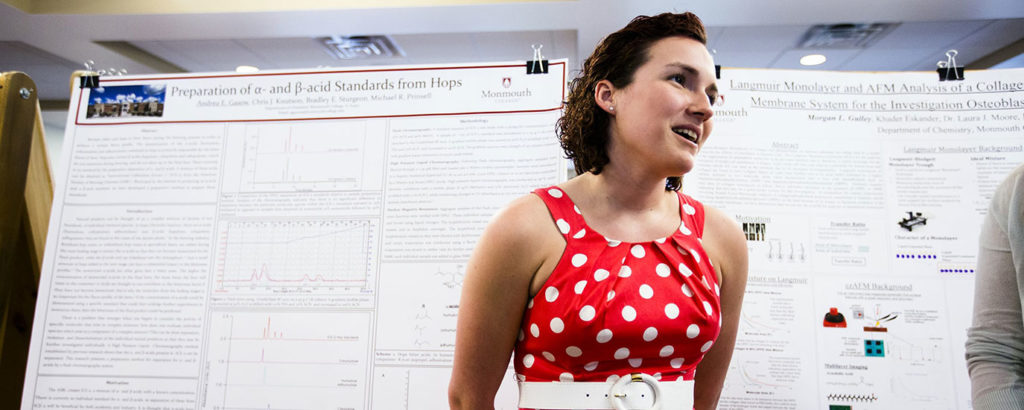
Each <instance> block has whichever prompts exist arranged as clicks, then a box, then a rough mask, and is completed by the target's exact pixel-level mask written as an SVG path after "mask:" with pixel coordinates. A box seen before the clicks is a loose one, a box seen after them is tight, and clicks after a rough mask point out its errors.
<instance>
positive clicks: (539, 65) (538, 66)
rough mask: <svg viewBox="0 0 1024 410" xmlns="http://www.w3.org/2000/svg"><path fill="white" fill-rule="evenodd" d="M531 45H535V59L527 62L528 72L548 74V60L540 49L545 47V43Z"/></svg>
mask: <svg viewBox="0 0 1024 410" xmlns="http://www.w3.org/2000/svg"><path fill="white" fill-rule="evenodd" d="M530 47H533V60H532V61H527V62H526V74H547V73H548V60H545V59H544V56H543V55H542V54H541V53H540V49H542V48H544V45H543V44H541V45H537V44H533V45H530Z"/></svg>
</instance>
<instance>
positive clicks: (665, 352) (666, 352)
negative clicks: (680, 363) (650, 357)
mask: <svg viewBox="0 0 1024 410" xmlns="http://www.w3.org/2000/svg"><path fill="white" fill-rule="evenodd" d="M675 351H676V348H674V347H672V345H666V346H665V347H662V348H661V351H660V352H658V356H661V357H669V356H672V353H675Z"/></svg>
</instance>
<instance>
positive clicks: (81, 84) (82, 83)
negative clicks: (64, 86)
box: [78, 75, 100, 88]
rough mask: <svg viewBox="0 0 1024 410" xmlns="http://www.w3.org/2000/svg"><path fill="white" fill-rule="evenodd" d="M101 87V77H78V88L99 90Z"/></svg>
mask: <svg viewBox="0 0 1024 410" xmlns="http://www.w3.org/2000/svg"><path fill="white" fill-rule="evenodd" d="M99 86H100V76H98V75H83V76H81V77H78V88H97V87H99Z"/></svg>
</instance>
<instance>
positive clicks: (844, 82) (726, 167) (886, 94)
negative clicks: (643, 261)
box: [684, 69, 1024, 410]
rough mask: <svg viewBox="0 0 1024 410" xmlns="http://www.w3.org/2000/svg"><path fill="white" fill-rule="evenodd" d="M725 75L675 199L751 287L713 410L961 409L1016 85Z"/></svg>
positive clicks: (1015, 80) (1008, 73) (1018, 94)
mask: <svg viewBox="0 0 1024 410" xmlns="http://www.w3.org/2000/svg"><path fill="white" fill-rule="evenodd" d="M965 77H966V78H965V80H963V81H942V82H940V81H939V79H938V76H937V74H936V73H934V72H932V73H840V72H819V71H774V70H773V71H765V70H740V69H732V70H724V71H723V73H722V78H721V80H719V87H720V88H721V90H722V94H723V95H724V96H725V99H724V103H723V104H722V105H721V106H719V107H716V108H717V109H716V111H715V121H716V123H715V132H714V133H713V134H712V136H711V139H710V141H709V142H708V143H707V144H706V145H705V149H704V150H703V152H701V154H700V157H699V162H698V164H697V168H696V169H695V172H694V174H693V175H688V176H687V177H686V180H685V181H684V189H685V190H686V191H688V192H689V193H691V194H692V195H693V196H695V197H697V198H700V199H702V200H703V201H705V203H707V204H710V205H712V206H716V207H719V208H721V209H723V210H725V211H726V212H728V213H729V214H731V215H732V216H734V217H735V218H736V219H737V220H738V221H739V222H740V224H741V226H742V227H743V229H744V231H745V233H746V235H747V245H748V248H749V256H750V278H749V282H748V284H747V294H746V297H745V300H744V306H743V312H742V317H741V321H740V328H739V337H738V341H737V344H736V350H735V354H734V356H733V361H732V363H731V366H730V369H729V375H728V377H727V380H726V385H725V389H724V391H723V393H722V399H721V402H720V406H719V408H720V409H753V408H758V409H811V408H815V409H837V410H838V409H853V410H861V409H896V408H901V409H924V408H928V409H967V408H970V384H969V381H968V379H967V368H966V364H965V361H964V342H965V341H966V336H967V335H966V329H967V327H968V326H969V325H970V316H971V309H972V301H973V285H974V282H973V281H974V267H975V260H976V257H977V251H978V235H979V232H980V226H981V221H982V217H983V216H984V215H985V212H986V211H987V207H988V201H989V199H990V198H991V196H992V193H993V192H994V191H995V187H996V185H997V184H998V183H999V182H1000V181H1001V180H1002V179H1003V177H1004V176H1006V175H1007V174H1008V173H1009V172H1010V171H1011V170H1012V169H1013V168H1015V167H1016V166H1017V165H1019V164H1021V163H1024V138H1022V135H1024V133H1022V127H1024V70H991V71H977V72H975V71H968V73H967V75H966V76H965Z"/></svg>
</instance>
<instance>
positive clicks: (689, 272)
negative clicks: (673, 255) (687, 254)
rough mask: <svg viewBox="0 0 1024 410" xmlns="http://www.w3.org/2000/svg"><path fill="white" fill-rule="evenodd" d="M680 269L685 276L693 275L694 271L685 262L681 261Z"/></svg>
mask: <svg viewBox="0 0 1024 410" xmlns="http://www.w3.org/2000/svg"><path fill="white" fill-rule="evenodd" d="M678 269H679V273H682V274H683V276H686V277H690V275H693V271H692V270H690V268H689V267H687V266H686V264H684V263H680V264H679V267H678Z"/></svg>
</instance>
